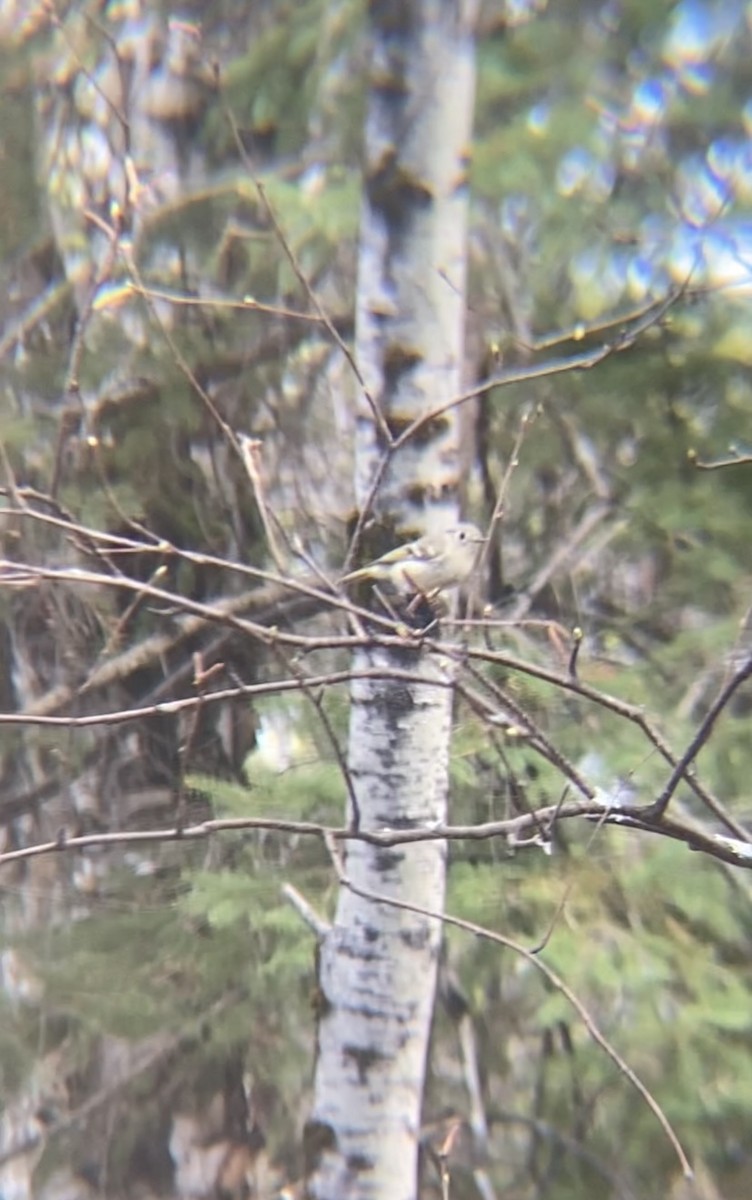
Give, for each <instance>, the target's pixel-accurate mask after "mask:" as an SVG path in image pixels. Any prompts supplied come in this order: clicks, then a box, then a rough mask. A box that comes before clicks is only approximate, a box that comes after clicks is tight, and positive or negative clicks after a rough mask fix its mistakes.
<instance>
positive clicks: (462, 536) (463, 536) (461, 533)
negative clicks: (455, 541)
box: [460, 529, 467, 542]
mask: <svg viewBox="0 0 752 1200" xmlns="http://www.w3.org/2000/svg"><path fill="white" fill-rule="evenodd" d="M466 537H467V534H466V533H465V531H464V529H461V530H460V541H461V542H464V540H465V538H466Z"/></svg>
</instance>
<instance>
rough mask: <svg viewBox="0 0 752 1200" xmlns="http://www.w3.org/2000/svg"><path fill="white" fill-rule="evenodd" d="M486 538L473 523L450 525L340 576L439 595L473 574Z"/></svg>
mask: <svg viewBox="0 0 752 1200" xmlns="http://www.w3.org/2000/svg"><path fill="white" fill-rule="evenodd" d="M485 540H486V539H485V538H484V537H483V534H482V533H481V532H480V530H479V529H478V528H477V526H475V525H472V524H471V523H470V522H462V523H460V524H459V525H450V526H449V527H448V528H447V529H444V530H442V531H440V532H437V533H429V534H426V535H425V536H424V537H421V538H418V539H417V540H416V541H413V542H406V543H405V544H404V545H402V546H397V547H396V548H395V549H394V550H389V551H388V553H386V554H384V555H382V556H381V558H377V559H375V560H374V561H373V562H371V563H367V564H366V565H365V566H364V567H359V568H358V570H357V571H350V572H348V574H347V575H343V576H342V578H341V579H340V581H339V582H340V583H341V584H345V583H357V582H358V581H359V580H363V579H370V580H372V581H373V582H374V583H385V584H388V585H390V586H391V587H392V588H394V589H396V590H397V591H399V592H402V593H405V594H406V593H409V594H415V593H421V594H423V595H430V594H434V595H435V594H436V593H437V592H441V591H443V590H444V589H445V588H451V587H456V586H457V585H458V584H460V583H464V581H465V580H466V579H467V578H468V577H469V576H470V575H471V574H472V573H473V570H474V568H475V565H476V562H477V560H478V552H479V549H480V546H481V545H482V544H483V543H484V542H485Z"/></svg>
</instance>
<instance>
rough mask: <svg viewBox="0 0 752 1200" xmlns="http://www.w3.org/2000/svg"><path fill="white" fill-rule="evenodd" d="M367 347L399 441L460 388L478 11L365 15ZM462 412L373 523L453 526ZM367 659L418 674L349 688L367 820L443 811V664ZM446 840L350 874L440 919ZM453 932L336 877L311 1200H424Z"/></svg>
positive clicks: (409, 654) (434, 815)
mask: <svg viewBox="0 0 752 1200" xmlns="http://www.w3.org/2000/svg"><path fill="white" fill-rule="evenodd" d="M370 15H371V35H372V68H371V80H370V95H369V105H368V115H367V125H366V177H365V187H364V200H363V209H362V217H361V235H360V250H359V253H360V259H359V277H358V296H357V328H356V352H357V358H358V363H359V366H360V369H361V371H362V373H363V377H364V379H365V382H366V385H367V388H368V390H369V392H370V395H371V396H372V397H373V398H374V399H375V401H376V403H377V405H378V409H379V411H380V413H381V414H382V416H383V418H384V420H385V422H386V425H387V426H388V427H389V428H390V429H391V430H392V431H393V432H399V431H400V430H401V429H403V428H404V427H405V425H406V424H407V423H408V422H410V421H412V420H414V419H415V418H416V417H419V416H420V415H422V414H425V413H428V412H430V411H431V410H433V409H434V408H435V407H436V406H437V405H440V404H441V403H442V402H443V401H447V400H449V399H451V397H452V396H453V395H454V394H456V393H457V392H458V391H459V390H460V387H461V365H462V353H463V318H464V298H465V273H466V267H465V261H466V259H465V240H466V226H467V180H466V171H467V158H468V150H469V140H470V136H471V127H472V108H473V99H474V59H473V38H472V34H473V21H474V16H475V3H474V0H473V2H472V3H470V2H467V0H463V2H456V0H416V2H414V3H409V4H407V3H396V2H392V0H382V2H378V0H376V2H374V3H372V4H371V6H370ZM359 404H360V407H359V411H358V421H357V438H356V467H355V484H356V496H357V499H358V501H359V503H360V504H361V505H363V504H364V503H366V501H367V499H368V498H369V495H370V492H371V488H372V483H373V480H374V478H376V472H377V471H378V470H379V465H380V463H381V459H382V453H383V435H382V432H381V430H380V429H379V421H378V420H377V419H376V418H375V416H374V413H373V411H372V409H371V407H370V406H369V404H368V401H367V399H366V398H365V397H362V398H361V400H360V402H359ZM459 463H460V432H459V423H458V418H457V414H456V412H454V411H449V412H447V413H445V414H443V415H442V416H441V418H440V419H439V420H436V421H434V422H431V423H430V424H429V425H428V426H426V427H425V428H424V431H423V434H422V436H421V438H420V439H416V440H415V441H413V442H411V443H410V444H408V445H406V446H405V448H404V449H403V450H401V451H400V452H399V453H398V454H397V455H395V456H394V458H393V459H392V461H391V463H390V465H389V468H388V470H387V471H386V474H385V475H384V477H383V479H382V482H381V485H380V487H379V490H378V494H377V497H376V501H375V509H376V512H377V514H378V515H379V516H382V517H387V518H388V519H389V520H391V521H394V523H395V526H396V527H397V528H399V529H403V530H404V531H405V532H410V533H419V532H425V531H430V530H432V529H435V528H437V527H441V526H443V525H446V524H447V523H449V522H451V521H452V520H454V519H456V517H457V504H458V493H459V473H460V467H459ZM354 665H355V668H356V669H360V668H367V667H380V668H385V667H386V668H387V669H388V668H389V667H390V666H391V667H397V666H401V667H408V668H409V669H411V670H412V671H415V672H418V673H420V675H421V676H422V681H421V682H420V683H416V684H409V685H408V684H405V683H403V682H400V681H396V680H393V681H387V682H381V681H379V682H374V681H371V680H360V681H358V682H356V683H355V684H354V686H353V688H352V692H351V718H350V733H349V752H348V766H349V770H350V773H351V776H352V780H353V785H354V789H355V793H356V796H357V800H358V808H359V819H360V825H361V828H379V827H383V826H391V827H406V828H413V827H415V826H423V825H431V824H435V823H441V822H444V820H445V819H446V809H447V789H448V766H449V738H450V730H451V717H452V690H451V666H450V664H449V663H447V662H444V661H440V660H438V659H437V658H436V657H435V656H431V655H430V654H428V653H427V652H425V651H423V650H422V649H416V648H414V647H410V648H406V649H405V650H403V651H401V652H395V651H390V652H389V653H386V652H385V651H383V650H370V651H363V652H361V653H360V654H359V655H358V656H357V660H356V662H355V664H354ZM445 857H446V847H445V845H444V843H441V842H427V843H423V844H420V845H413V846H410V847H405V848H397V849H394V850H389V851H384V850H379V849H376V848H374V847H370V846H367V845H365V844H364V843H360V842H356V843H353V844H351V846H350V849H349V851H348V855H347V862H346V871H347V876H348V878H349V879H350V880H351V881H352V883H353V884H354V885H355V886H356V887H358V888H361V889H363V890H365V891H370V892H377V893H379V894H382V895H388V896H390V897H392V898H394V899H397V900H402V901H407V902H409V903H410V904H411V905H416V906H418V907H422V908H425V909H430V910H434V911H437V910H441V908H442V905H443V899H444V881H445ZM440 940H441V929H440V926H439V923H438V922H437V921H435V920H432V919H430V918H428V917H424V916H421V915H417V914H415V913H413V912H407V911H405V910H404V909H399V908H394V907H391V906H390V905H388V904H377V903H374V902H373V901H370V900H367V899H364V898H363V897H361V896H360V895H358V894H357V893H356V892H354V891H352V890H350V889H348V888H343V889H342V892H341V895H340V897H339V903H338V906H337V913H336V919H335V922H334V925H333V927H332V929H331V932H330V933H328V934H327V935H326V936H325V938H324V940H323V942H322V944H321V948H320V973H319V984H320V992H321V997H322V1014H321V1018H320V1025H319V1054H318V1061H317V1068H316V1080H315V1102H314V1111H313V1114H312V1119H311V1121H310V1122H309V1124H308V1127H307V1131H306V1133H307V1138H306V1149H307V1173H308V1189H309V1194H310V1195H311V1196H315V1197H317V1198H319V1200H324V1198H325V1197H326V1198H327V1200H335V1198H337V1200H339V1198H341V1197H348V1198H350V1197H352V1198H355V1197H357V1198H360V1197H363V1198H365V1197H369V1198H373V1200H376V1198H378V1200H387V1198H388V1200H402V1198H403V1197H404V1198H406V1200H407V1198H409V1197H413V1196H415V1195H416V1191H417V1165H418V1164H417V1159H418V1150H419V1130H420V1116H421V1100H422V1094H423V1083H424V1074H425V1063H426V1049H427V1044H428V1036H429V1031H430V1023H431V1014H432V1010H433V1001H434V990H435V983H436V968H437V962H438V954H439V947H440Z"/></svg>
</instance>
